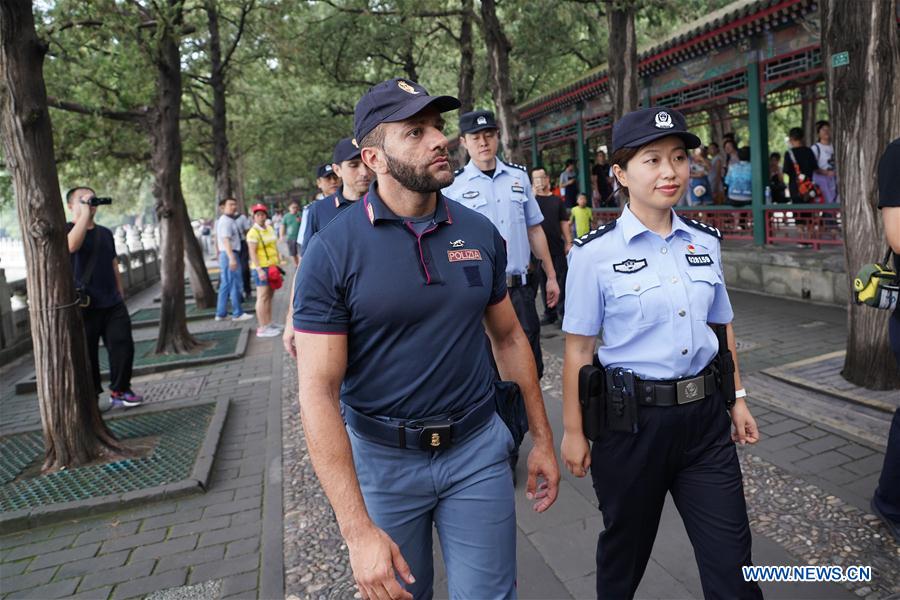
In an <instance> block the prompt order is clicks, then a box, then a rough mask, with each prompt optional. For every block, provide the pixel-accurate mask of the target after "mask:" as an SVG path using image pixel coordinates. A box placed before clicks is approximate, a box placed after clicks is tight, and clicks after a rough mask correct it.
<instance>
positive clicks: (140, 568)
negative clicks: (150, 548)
mask: <svg viewBox="0 0 900 600" xmlns="http://www.w3.org/2000/svg"><path fill="white" fill-rule="evenodd" d="M155 562H156V561H154V560H142V561H140V562H136V563H131V564H127V565H125V566H124V567H118V568H115V569H107V570H106V571H98V572H96V573H93V574H90V575H85V576H84V579H82V580H81V585H79V586H78V592H79V593H81V592H86V591H88V590H92V589H94V588H99V587H102V586H105V585H110V584H117V583H122V582H123V581H129V580H131V579H136V578H138V577H146V576H147V575H149V574H150V572H151V571H152V570H153V565H154V563H155Z"/></svg>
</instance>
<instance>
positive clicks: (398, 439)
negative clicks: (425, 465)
mask: <svg viewBox="0 0 900 600" xmlns="http://www.w3.org/2000/svg"><path fill="white" fill-rule="evenodd" d="M342 406H343V407H344V420H345V421H346V422H347V425H349V426H350V427H351V428H352V429H353V431H355V432H357V433H359V434H361V435H362V436H364V437H366V438H369V439H371V440H372V441H374V442H377V443H380V444H383V445H385V446H391V447H392V448H412V449H418V450H446V449H447V448H449V447H451V446H452V445H453V443H454V441H459V440H462V439H464V438H465V437H466V436H467V435H468V434H469V433H471V432H472V431H474V430H475V429H478V428H479V427H480V426H481V425H483V424H484V423H485V422H487V420H488V419H489V418H490V417H491V415H492V414H493V413H494V412H495V410H496V409H495V406H494V396H493V394H492V395H491V396H490V397H489V398H488V399H487V400H484V401H483V402H481V403H480V404H478V405H477V406H475V408H473V409H471V410H470V411H469V412H467V413H465V414H463V415H462V416H460V417H458V418H453V417H449V418H446V419H429V418H424V419H416V420H414V421H407V422H405V423H390V422H386V421H382V420H380V419H375V418H372V417H369V416H366V415H364V414H362V413H361V412H359V411H357V410H355V409H353V408H352V407H350V406H347V405H346V404H342Z"/></svg>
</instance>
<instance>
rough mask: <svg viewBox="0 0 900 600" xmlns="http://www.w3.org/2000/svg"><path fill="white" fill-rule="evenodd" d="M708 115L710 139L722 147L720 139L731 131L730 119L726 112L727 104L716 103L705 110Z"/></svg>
mask: <svg viewBox="0 0 900 600" xmlns="http://www.w3.org/2000/svg"><path fill="white" fill-rule="evenodd" d="M706 114H708V115H709V128H710V131H711V133H712V140H710V141H713V142H715V143H717V144H718V145H719V148H720V149H721V148H722V141H723V140H724V139H725V134H726V133H728V132H729V131H731V119H730V115H729V113H728V105H727V104H719V105H716V106H714V107H712V108H710V109H709V110H707V111H706Z"/></svg>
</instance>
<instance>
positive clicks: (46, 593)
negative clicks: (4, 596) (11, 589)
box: [15, 578, 78, 600]
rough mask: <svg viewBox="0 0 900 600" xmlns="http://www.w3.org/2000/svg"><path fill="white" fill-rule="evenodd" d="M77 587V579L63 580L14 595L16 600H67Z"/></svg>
mask: <svg viewBox="0 0 900 600" xmlns="http://www.w3.org/2000/svg"><path fill="white" fill-rule="evenodd" d="M76 587H78V578H73V579H64V580H62V581H54V582H53V583H48V584H47V585H42V586H39V587H35V588H31V589H28V590H23V591H22V592H21V593H20V594H16V595H15V597H16V598H40V599H41V600H46V599H47V598H68V597H69V596H71V595H72V592H74V591H75V588H76Z"/></svg>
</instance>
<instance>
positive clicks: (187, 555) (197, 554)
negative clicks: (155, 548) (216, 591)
mask: <svg viewBox="0 0 900 600" xmlns="http://www.w3.org/2000/svg"><path fill="white" fill-rule="evenodd" d="M223 558H225V544H219V545H218V546H207V547H204V548H198V549H197V550H192V551H190V552H182V553H180V554H173V555H171V556H166V557H164V558H161V559H159V562H157V563H156V568H155V569H154V570H153V572H154V573H162V572H163V571H169V570H171V569H176V568H178V567H183V566H185V565H192V566H196V565H202V564H204V563H208V562H213V561H219V560H222V559H223Z"/></svg>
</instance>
